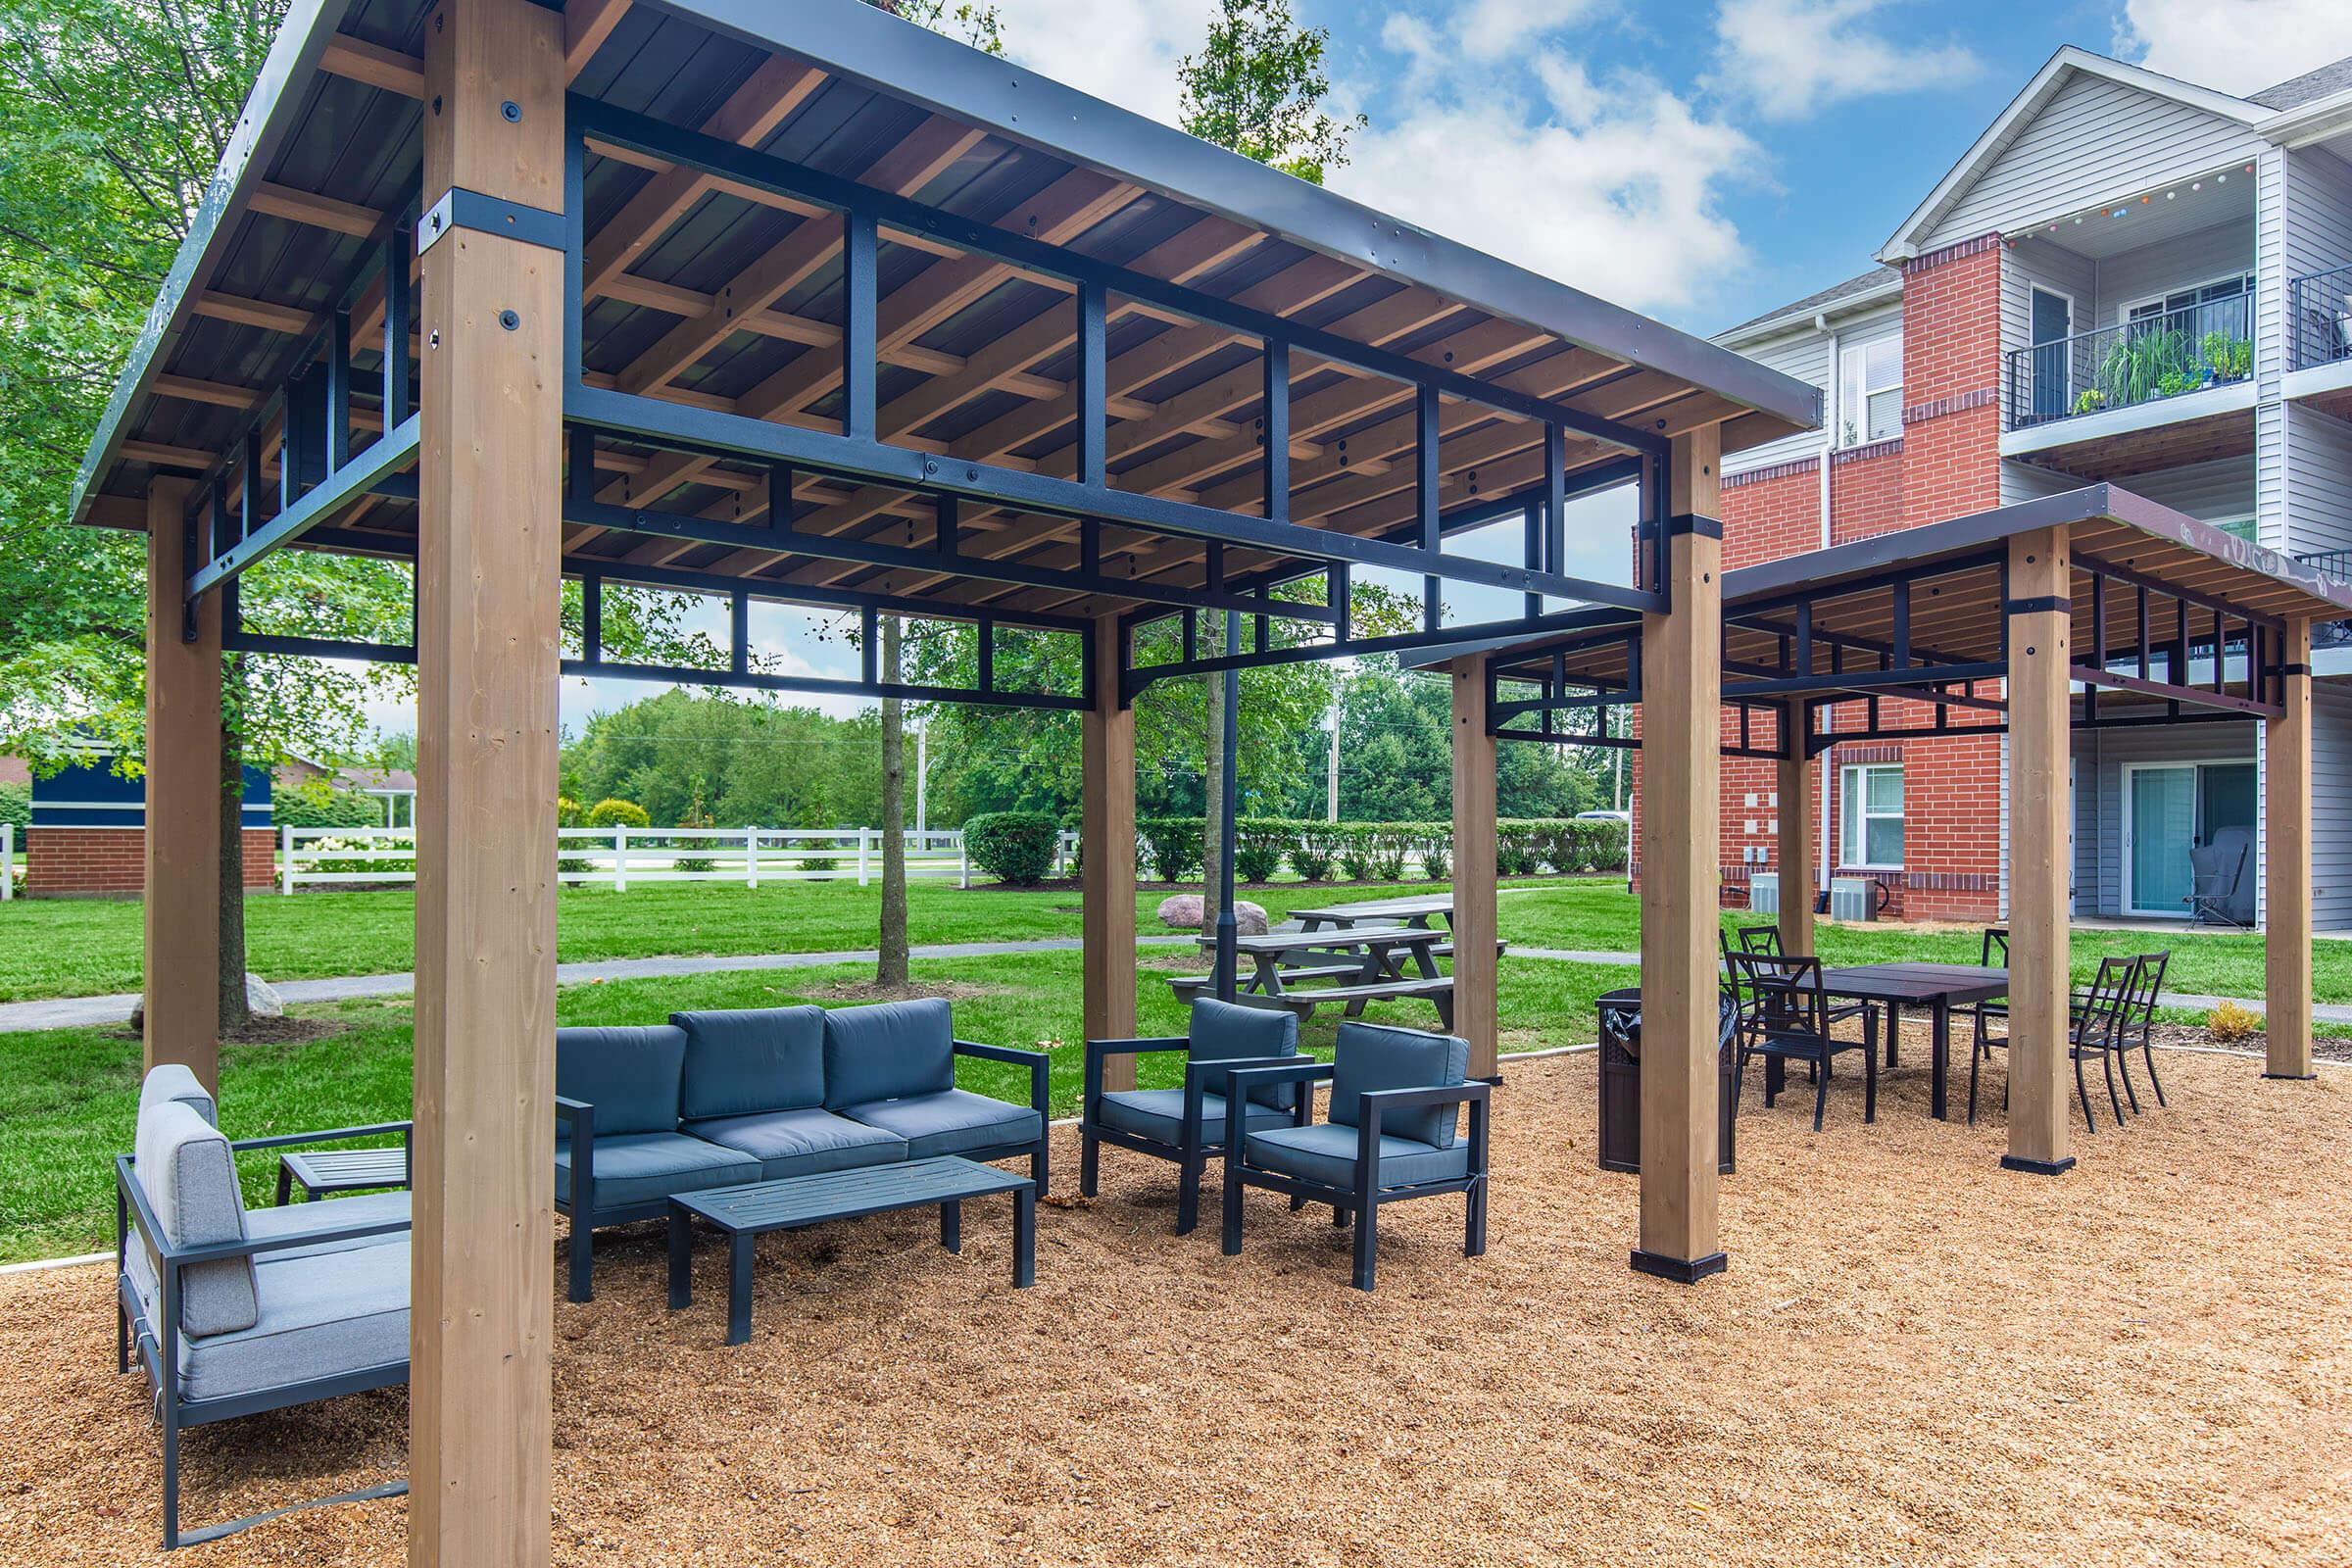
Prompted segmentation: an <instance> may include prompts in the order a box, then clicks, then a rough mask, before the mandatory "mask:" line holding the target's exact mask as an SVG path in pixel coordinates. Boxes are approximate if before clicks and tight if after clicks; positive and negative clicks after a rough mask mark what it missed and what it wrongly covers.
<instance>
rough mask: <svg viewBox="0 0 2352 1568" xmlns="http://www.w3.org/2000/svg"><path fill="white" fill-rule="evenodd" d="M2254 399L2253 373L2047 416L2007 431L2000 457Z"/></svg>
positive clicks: (2130, 431) (2248, 407) (2244, 408)
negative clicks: (2119, 404) (2123, 404)
mask: <svg viewBox="0 0 2352 1568" xmlns="http://www.w3.org/2000/svg"><path fill="white" fill-rule="evenodd" d="M2254 402H2255V381H2254V377H2252V376H2250V375H2249V376H2247V377H2246V378H2245V379H2244V380H2242V381H2225V382H2224V383H2222V384H2221V385H2220V386H2209V387H2200V388H2198V389H2197V390H2196V391H2194V392H2181V393H2179V394H2177V395H2175V396H2173V397H2169V398H2150V399H2149V400H2148V401H2147V402H2145V403H2134V404H2132V405H2131V407H2130V408H2128V409H2102V410H2100V411H2099V412H2098V413H2096V414H2076V415H2069V416H2068V417H2066V418H2063V419H2045V420H2043V421H2042V422H2041V423H2039V424H2031V425H2028V426H2027V427H2026V428H2024V429H2023V430H2003V431H2002V432H2001V456H2002V457H2004V458H2021V457H2024V456H2026V455H2027V454H2028V453H2033V452H2052V451H2056V450H2057V449H2059V448H2061V447H2072V446H2081V445H2082V444H2083V443H2084V442H2087V441H2100V440H2104V439H2106V438H2107V437H2109V436H2118V435H2135V434H2137V433H2138V432H2139V431H2142V430H2153V429H2155V428H2156V427H2158V426H2159V425H2166V424H2180V423H2182V422H2183V421H2185V420H2189V419H2202V418H2207V417H2211V416H2213V415H2217V414H2237V413H2241V412H2251V411H2252V409H2253V407H2254Z"/></svg>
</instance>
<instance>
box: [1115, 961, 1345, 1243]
mask: <svg viewBox="0 0 2352 1568" xmlns="http://www.w3.org/2000/svg"><path fill="white" fill-rule="evenodd" d="M1163 1052H1180V1053H1182V1054H1184V1057H1185V1064H1184V1087H1183V1088H1181V1089H1113V1090H1107V1091H1106V1090H1104V1089H1103V1069H1104V1066H1105V1065H1106V1064H1107V1063H1108V1062H1109V1061H1110V1060H1111V1058H1113V1057H1115V1056H1142V1055H1151V1054H1158V1053H1163ZM1298 1055H1299V1015H1298V1014H1297V1013H1292V1012H1269V1011H1267V1010H1265V1009H1264V1008H1262V1007H1242V1006H1236V1005H1234V1004H1232V1003H1230V1002H1219V1001H1217V1000H1216V999H1215V998H1213V997H1200V998H1196V999H1195V1000H1194V1002H1193V1009H1192V1018H1191V1020H1190V1025H1189V1028H1188V1031H1187V1032H1186V1033H1185V1034H1183V1035H1180V1036H1166V1037H1158V1038H1151V1039H1140V1040H1090V1041H1088V1042H1087V1043H1086V1078H1085V1086H1084V1093H1083V1095H1082V1097H1081V1100H1080V1103H1079V1119H1078V1139H1079V1144H1078V1150H1079V1153H1078V1190H1079V1192H1080V1193H1082V1194H1084V1195H1085V1196H1086V1197H1088V1198H1092V1197H1094V1196H1095V1193H1096V1190H1097V1185H1098V1177H1099V1174H1100V1166H1101V1161H1102V1152H1101V1150H1102V1146H1103V1145H1104V1144H1110V1145H1112V1146H1114V1147H1116V1148H1119V1149H1129V1150H1133V1151H1135V1152H1137V1153H1139V1154H1150V1155H1152V1157H1153V1158H1155V1159H1166V1160H1173V1161H1174V1162H1175V1163H1176V1166H1177V1169H1178V1172H1179V1175H1178V1178H1177V1179H1178V1183H1179V1187H1178V1195H1177V1201H1176V1233H1177V1234H1178V1235H1179V1236H1182V1235H1185V1234H1187V1233H1188V1232H1190V1231H1191V1230H1193V1229H1194V1227H1195V1226H1197V1225H1199V1224H1200V1221H1201V1172H1202V1171H1203V1170H1205V1169H1206V1168H1207V1165H1208V1161H1209V1158H1210V1157H1211V1156H1212V1155H1216V1154H1220V1153H1223V1152H1224V1150H1225V1138H1226V1116H1227V1100H1226V1094H1225V1091H1226V1087H1227V1079H1228V1078H1229V1077H1230V1075H1231V1074H1232V1072H1233V1070H1234V1069H1235V1068H1236V1067H1267V1066H1281V1065H1284V1064H1286V1063H1289V1062H1292V1061H1294V1060H1295V1059H1296V1058H1297V1057H1298ZM1296 1100H1297V1090H1296V1089H1295V1088H1293V1087H1292V1086H1289V1085H1277V1086H1274V1087H1270V1088H1266V1089H1261V1090H1259V1091H1258V1092H1257V1093H1256V1094H1255V1095H1254V1096H1252V1097H1251V1099H1250V1102H1249V1110H1248V1111H1247V1113H1246V1114H1245V1116H1244V1117H1243V1122H1244V1125H1245V1126H1248V1127H1250V1128H1252V1129H1254V1128H1260V1127H1265V1128H1273V1127H1279V1126H1281V1125H1282V1124H1283V1123H1284V1122H1286V1121H1288V1120H1290V1119H1291V1112H1290V1107H1291V1105H1292V1104H1293V1103H1295V1102H1296Z"/></svg>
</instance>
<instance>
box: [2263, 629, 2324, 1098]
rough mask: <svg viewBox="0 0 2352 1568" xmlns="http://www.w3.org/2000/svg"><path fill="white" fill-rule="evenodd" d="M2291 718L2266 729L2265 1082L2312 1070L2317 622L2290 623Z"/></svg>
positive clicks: (2286, 699) (2287, 700) (2283, 656)
mask: <svg viewBox="0 0 2352 1568" xmlns="http://www.w3.org/2000/svg"><path fill="white" fill-rule="evenodd" d="M2279 657H2280V660H2281V662H2284V663H2285V664H2286V665H2287V666H2288V671H2289V672H2288V674H2287V675H2286V677H2285V681H2284V691H2283V693H2282V694H2281V702H2282V703H2283V704H2284V706H2285V709H2286V711H2285V712H2283V713H2281V714H2279V715H2278V717H2277V718H2273V719H2267V720H2265V721H2264V726H2263V767H2264V770H2265V771H2264V779H2263V783H2264V791H2263V833H2264V845H2263V849H2264V862H2265V864H2264V882H2265V896H2264V908H2263V953H2264V960H2263V968H2264V989H2263V1014H2264V1030H2263V1033H2264V1038H2265V1040H2266V1042H2267V1044H2266V1046H2265V1050H2264V1056H2263V1067H2262V1075H2263V1076H2264V1077H2265V1078H2309V1077H2311V1076H2312V1065H2311V622H2310V621H2309V620H2292V621H2289V622H2287V626H2286V641H2285V646H2284V648H2282V649H2281V650H2280V655H2279Z"/></svg>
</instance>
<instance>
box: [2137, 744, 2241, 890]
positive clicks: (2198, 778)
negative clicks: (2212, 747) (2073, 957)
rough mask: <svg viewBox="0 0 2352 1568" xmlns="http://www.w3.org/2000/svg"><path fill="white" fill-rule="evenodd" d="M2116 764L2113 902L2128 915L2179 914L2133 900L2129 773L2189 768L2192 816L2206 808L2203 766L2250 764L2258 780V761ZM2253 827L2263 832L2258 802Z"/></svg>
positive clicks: (2180, 760) (2199, 759) (2192, 833)
mask: <svg viewBox="0 0 2352 1568" xmlns="http://www.w3.org/2000/svg"><path fill="white" fill-rule="evenodd" d="M2116 765H2117V766H2118V767H2120V768H2121V769H2122V770H2123V777H2122V781H2121V784H2120V786H2119V788H2120V793H2121V794H2122V796H2123V807H2122V811H2123V823H2122V827H2121V829H2120V832H2119V835H2118V837H2117V840H2116V844H2117V854H2116V858H2117V860H2118V862H2119V864H2118V866H2117V880H2116V907H2118V908H2119V909H2121V910H2122V911H2123V913H2124V915H2125V916H2126V917H2127V918H2129V917H2131V916H2133V915H2142V916H2146V917H2148V918H2151V919H2159V920H2161V919H2166V918H2169V917H2172V916H2175V915H2181V914H2183V911H2181V910H2179V909H2143V908H2141V907H2139V905H2137V904H2136V903H2134V902H2133V901H2132V894H2133V893H2134V892H2135V891H2137V890H2136V889H2134V888H2133V887H2132V886H2131V837H2132V826H2131V775H2132V774H2134V773H2149V772H2161V771H2163V770H2164V769H2166V768H2186V769H2188V773H2189V789H2190V791H2191V794H2190V797H2189V808H2188V811H2189V815H2191V816H2192V817H2193V816H2195V815H2197V814H2198V813H2199V812H2201V811H2202V810H2203V809H2205V773H2204V770H2205V769H2206V768H2209V767H2252V768H2256V769H2257V772H2256V773H2255V778H2256V780H2257V781H2259V780H2260V778H2261V776H2262V775H2261V773H2260V771H2259V766H2260V764H2259V763H2258V762H2257V760H2255V759H2254V758H2251V757H2176V758H2172V759H2170V760H2163V761H2154V760H2151V761H2144V762H2119V763H2117V764H2116ZM2254 831H2255V834H2256V835H2257V837H2259V836H2260V834H2261V832H2262V811H2261V809H2260V808H2259V806H2258V807H2257V808H2256V809H2255V812H2254ZM2190 836H2191V837H2192V838H2193V837H2194V836H2195V830H2194V828H2193V827H2192V828H2191V830H2190Z"/></svg>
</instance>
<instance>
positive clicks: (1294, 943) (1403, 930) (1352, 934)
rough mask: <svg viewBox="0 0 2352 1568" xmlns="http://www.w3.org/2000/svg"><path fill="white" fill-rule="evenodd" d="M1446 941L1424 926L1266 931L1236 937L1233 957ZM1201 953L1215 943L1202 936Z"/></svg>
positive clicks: (1440, 933)
mask: <svg viewBox="0 0 2352 1568" xmlns="http://www.w3.org/2000/svg"><path fill="white" fill-rule="evenodd" d="M1199 941H1200V944H1201V947H1202V948H1203V949H1213V948H1215V947H1216V945H1217V939H1216V938H1215V937H1213V936H1204V937H1201V938H1200V939H1199ZM1444 941H1446V933H1445V932H1443V931H1433V930H1431V929H1430V928H1429V927H1427V926H1414V925H1382V926H1353V927H1350V928H1348V930H1345V931H1269V932H1267V933H1266V934H1265V935H1263V936H1256V937H1236V938H1234V941H1233V948H1234V951H1235V952H1236V953H1243V954H1248V955H1250V956H1253V957H1254V956H1262V955H1266V954H1274V955H1280V954H1285V953H1298V952H1301V951H1306V952H1315V953H1322V952H1329V951H1333V950H1337V949H1340V948H1358V947H1376V948H1419V947H1434V946H1436V945H1437V944H1439V943H1441V942H1444Z"/></svg>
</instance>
